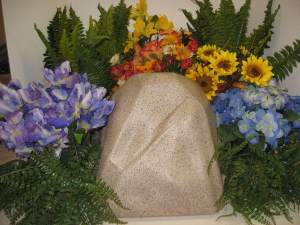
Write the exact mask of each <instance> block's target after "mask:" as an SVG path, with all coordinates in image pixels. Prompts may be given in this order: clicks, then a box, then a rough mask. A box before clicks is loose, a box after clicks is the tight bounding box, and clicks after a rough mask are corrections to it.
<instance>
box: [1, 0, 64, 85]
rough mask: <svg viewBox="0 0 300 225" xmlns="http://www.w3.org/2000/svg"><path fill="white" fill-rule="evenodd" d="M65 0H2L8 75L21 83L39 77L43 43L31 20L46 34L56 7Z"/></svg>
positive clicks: (62, 4) (43, 50)
mask: <svg viewBox="0 0 300 225" xmlns="http://www.w3.org/2000/svg"><path fill="white" fill-rule="evenodd" d="M68 4H69V1H68V0H51V1H48V0H2V8H3V16H4V23H5V33H6V40H7V49H8V52H9V63H10V69H11V75H12V78H18V79H19V80H20V81H21V83H22V85H23V87H27V84H28V83H29V82H30V81H36V82H42V80H43V72H42V71H41V69H42V68H43V67H44V64H43V59H44V57H43V53H44V52H45V47H44V44H43V43H42V41H41V40H40V38H39V36H38V34H37V33H36V31H35V29H34V23H36V25H37V26H38V28H39V29H40V30H41V31H42V32H43V33H44V34H45V35H47V26H48V25H49V21H50V20H52V18H53V16H54V14H55V12H56V7H64V6H65V5H68Z"/></svg>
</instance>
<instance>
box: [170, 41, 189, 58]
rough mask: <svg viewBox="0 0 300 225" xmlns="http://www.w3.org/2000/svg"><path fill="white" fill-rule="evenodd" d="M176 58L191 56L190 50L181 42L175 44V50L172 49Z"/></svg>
mask: <svg viewBox="0 0 300 225" xmlns="http://www.w3.org/2000/svg"><path fill="white" fill-rule="evenodd" d="M173 54H174V55H175V56H176V59H177V60H185V59H187V58H189V57H190V56H191V51H190V50H189V49H188V48H186V47H185V46H184V45H183V44H179V45H176V50H174V51H173Z"/></svg>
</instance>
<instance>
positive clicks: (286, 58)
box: [267, 39, 300, 81]
mask: <svg viewBox="0 0 300 225" xmlns="http://www.w3.org/2000/svg"><path fill="white" fill-rule="evenodd" d="M293 45H294V48H293V47H291V46H285V48H284V49H282V50H280V51H279V53H278V52H275V53H274V57H272V56H268V57H267V59H268V60H269V62H270V64H271V65H272V66H273V70H272V72H273V73H274V74H275V78H276V80H278V81H282V80H284V79H285V78H286V77H287V76H289V74H290V73H292V72H293V67H296V66H297V63H299V62H300V40H298V39H296V41H295V42H293Z"/></svg>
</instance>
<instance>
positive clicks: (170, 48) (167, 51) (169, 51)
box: [163, 45, 176, 55]
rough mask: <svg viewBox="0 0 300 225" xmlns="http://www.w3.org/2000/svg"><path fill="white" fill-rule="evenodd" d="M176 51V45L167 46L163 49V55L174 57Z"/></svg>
mask: <svg viewBox="0 0 300 225" xmlns="http://www.w3.org/2000/svg"><path fill="white" fill-rule="evenodd" d="M175 49H176V46H175V45H166V46H164V47H163V53H164V55H172V54H173V51H174V50H175Z"/></svg>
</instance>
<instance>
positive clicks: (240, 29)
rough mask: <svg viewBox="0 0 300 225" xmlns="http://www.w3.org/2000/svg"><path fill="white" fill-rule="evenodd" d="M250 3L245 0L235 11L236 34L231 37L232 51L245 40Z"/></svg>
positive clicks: (248, 0)
mask: <svg viewBox="0 0 300 225" xmlns="http://www.w3.org/2000/svg"><path fill="white" fill-rule="evenodd" d="M250 4H251V0H246V1H245V4H244V5H243V6H242V7H241V8H240V10H239V11H238V12H237V13H236V19H235V25H234V28H235V30H236V35H234V36H233V37H232V43H233V44H234V45H235V46H232V49H233V51H235V52H237V50H238V48H239V47H240V46H241V43H243V42H244V41H245V40H246V33H247V28H248V18H249V16H250V12H249V11H250Z"/></svg>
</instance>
